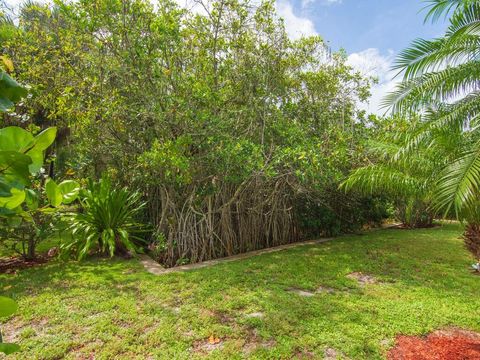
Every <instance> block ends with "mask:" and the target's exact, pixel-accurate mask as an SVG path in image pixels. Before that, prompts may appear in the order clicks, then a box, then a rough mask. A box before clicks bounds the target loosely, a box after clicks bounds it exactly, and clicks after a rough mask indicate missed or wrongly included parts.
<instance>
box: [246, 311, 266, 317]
mask: <svg viewBox="0 0 480 360" xmlns="http://www.w3.org/2000/svg"><path fill="white" fill-rule="evenodd" d="M264 316H265V315H263V313H261V312H254V313H251V314H247V315H245V317H247V318H250V319H252V318H256V319H261V318H263V317H264Z"/></svg>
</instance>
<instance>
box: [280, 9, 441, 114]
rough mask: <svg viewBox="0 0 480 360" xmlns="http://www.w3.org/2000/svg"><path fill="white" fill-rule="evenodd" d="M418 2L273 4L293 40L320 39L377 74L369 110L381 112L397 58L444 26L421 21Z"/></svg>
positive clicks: (367, 72) (392, 84)
mask: <svg viewBox="0 0 480 360" xmlns="http://www.w3.org/2000/svg"><path fill="white" fill-rule="evenodd" d="M426 5H427V4H426V2H425V1H422V0H277V11H278V13H279V14H280V16H281V17H283V18H284V20H285V26H286V29H287V32H288V33H289V34H290V36H291V37H293V38H298V37H300V36H302V35H321V36H322V37H323V38H324V39H325V40H326V41H328V43H329V45H330V46H331V47H332V49H333V50H338V49H340V48H343V49H345V50H346V51H347V53H348V54H349V58H348V62H349V64H350V65H351V66H353V67H354V68H355V69H356V70H359V71H361V72H362V73H364V74H365V75H368V76H375V77H376V78H378V81H379V83H378V84H377V85H375V86H373V87H372V97H371V99H370V103H369V104H365V105H363V106H362V107H363V108H364V109H365V110H367V111H368V112H372V113H377V114H383V113H384V111H383V110H382V109H380V103H381V101H382V98H383V97H384V96H385V95H386V94H387V93H388V92H390V91H392V90H393V89H394V87H395V84H396V83H397V81H398V79H396V78H394V77H393V75H394V73H392V72H391V71H390V69H391V66H392V63H393V61H394V60H395V57H396V56H397V55H398V53H399V52H400V51H402V50H403V49H404V48H406V47H407V46H408V45H409V44H410V43H411V42H412V41H413V40H414V39H416V38H418V37H421V38H433V37H438V36H441V35H442V34H443V32H444V31H445V28H446V23H445V22H444V21H440V22H438V23H435V24H432V23H431V22H428V23H424V18H425V15H426V12H425V11H422V9H424V7H425V6H426Z"/></svg>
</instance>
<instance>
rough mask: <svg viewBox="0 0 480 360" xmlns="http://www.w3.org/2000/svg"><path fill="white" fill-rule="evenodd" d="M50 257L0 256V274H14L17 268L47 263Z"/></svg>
mask: <svg viewBox="0 0 480 360" xmlns="http://www.w3.org/2000/svg"><path fill="white" fill-rule="evenodd" d="M50 259H51V257H49V256H48V255H46V254H44V255H37V258H36V259H35V260H24V259H23V258H22V257H20V256H12V257H6V258H0V274H15V273H16V272H17V270H20V269H26V268H30V267H34V266H39V265H42V264H45V263H47V262H48V261H49V260H50Z"/></svg>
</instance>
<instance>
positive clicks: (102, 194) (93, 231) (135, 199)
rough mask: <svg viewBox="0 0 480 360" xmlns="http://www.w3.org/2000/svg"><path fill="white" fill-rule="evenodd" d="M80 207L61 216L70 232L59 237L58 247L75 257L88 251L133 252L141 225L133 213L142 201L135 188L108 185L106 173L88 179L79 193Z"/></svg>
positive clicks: (134, 251) (139, 210) (135, 250)
mask: <svg viewBox="0 0 480 360" xmlns="http://www.w3.org/2000/svg"><path fill="white" fill-rule="evenodd" d="M80 203H81V209H80V211H79V212H78V213H71V214H69V215H68V216H67V218H66V219H65V220H66V221H67V222H66V223H67V229H68V232H69V233H70V235H71V236H67V237H66V238H65V239H63V243H62V244H61V246H60V251H61V252H62V253H63V254H71V253H75V254H76V256H77V258H78V259H79V260H81V259H84V258H85V257H86V256H87V255H89V254H90V253H92V252H100V253H106V254H109V255H110V256H113V255H114V254H120V255H126V254H135V253H136V252H137V250H138V247H137V245H138V243H139V242H143V239H142V238H141V237H140V236H139V235H140V234H141V233H143V232H144V229H145V227H144V225H143V224H141V223H140V222H138V221H137V216H138V215H139V213H141V211H142V210H143V208H144V206H145V204H144V203H142V202H141V201H140V194H139V193H138V192H130V191H129V190H128V189H126V188H118V187H115V186H113V185H112V183H111V181H110V180H109V179H108V178H107V177H103V178H102V179H101V180H100V181H99V182H93V181H92V180H90V181H89V182H88V185H87V187H86V189H85V190H83V191H82V192H81V195H80Z"/></svg>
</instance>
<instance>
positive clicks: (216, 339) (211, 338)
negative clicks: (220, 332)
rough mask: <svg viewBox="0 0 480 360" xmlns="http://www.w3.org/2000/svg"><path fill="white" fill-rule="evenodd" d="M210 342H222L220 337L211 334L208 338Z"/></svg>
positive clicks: (212, 343) (213, 343)
mask: <svg viewBox="0 0 480 360" xmlns="http://www.w3.org/2000/svg"><path fill="white" fill-rule="evenodd" d="M208 342H209V343H210V344H211V345H215V344H218V343H219V342H220V339H219V338H218V337H215V336H213V335H210V337H209V338H208Z"/></svg>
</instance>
